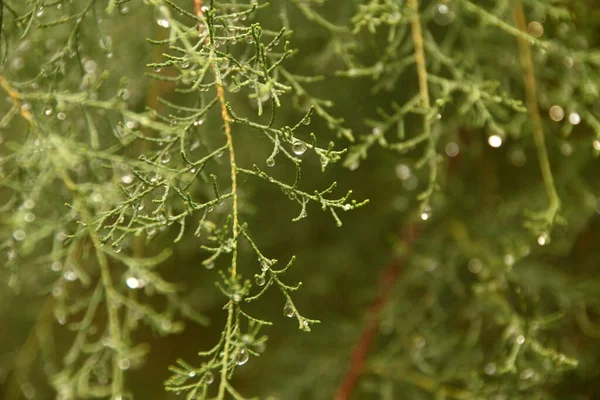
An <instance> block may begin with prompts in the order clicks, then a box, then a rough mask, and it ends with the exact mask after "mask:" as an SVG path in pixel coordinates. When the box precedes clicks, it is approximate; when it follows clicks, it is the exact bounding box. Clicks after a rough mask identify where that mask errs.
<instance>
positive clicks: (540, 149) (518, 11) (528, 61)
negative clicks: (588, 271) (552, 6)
mask: <svg viewBox="0 0 600 400" xmlns="http://www.w3.org/2000/svg"><path fill="white" fill-rule="evenodd" d="M512 2H513V19H514V21H515V24H516V26H517V28H518V29H519V30H520V31H521V32H526V31H527V21H526V19H525V13H524V12H523V5H522V3H521V0H512ZM517 41H518V44H519V55H520V59H521V67H522V69H523V79H524V83H525V95H526V102H527V109H528V111H529V116H530V118H531V122H532V129H533V140H534V142H535V147H536V149H537V154H538V160H539V163H540V169H541V172H542V178H543V180H544V185H545V186H546V192H547V195H548V200H549V201H550V204H549V206H548V209H547V210H546V211H545V212H542V213H541V214H539V217H540V218H542V219H543V220H544V222H543V225H542V229H543V231H542V232H539V233H541V234H547V232H545V230H546V229H551V228H552V224H553V223H554V222H555V220H556V216H557V214H558V211H559V209H560V198H559V197H558V194H557V192H556V187H555V185H554V177H553V175H552V169H551V167H550V159H549V157H548V150H547V149H546V143H545V139H544V128H543V124H542V118H541V117H540V111H539V108H538V107H539V106H538V100H537V93H536V84H535V73H534V70H533V59H532V57H531V49H530V43H529V41H528V40H527V39H525V38H523V37H521V36H519V37H518V38H517ZM536 233H538V232H536Z"/></svg>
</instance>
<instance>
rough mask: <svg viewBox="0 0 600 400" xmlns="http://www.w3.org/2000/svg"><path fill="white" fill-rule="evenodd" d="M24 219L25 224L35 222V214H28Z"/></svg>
mask: <svg viewBox="0 0 600 400" xmlns="http://www.w3.org/2000/svg"><path fill="white" fill-rule="evenodd" d="M23 219H24V220H25V222H33V220H35V214H34V213H32V212H27V213H25V215H23Z"/></svg>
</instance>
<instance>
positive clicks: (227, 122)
mask: <svg viewBox="0 0 600 400" xmlns="http://www.w3.org/2000/svg"><path fill="white" fill-rule="evenodd" d="M194 10H195V12H196V16H197V17H198V18H199V19H200V20H202V19H203V18H204V7H203V5H202V0H194ZM198 30H199V31H202V25H199V26H198ZM206 43H207V44H209V43H210V36H207V38H206ZM211 69H212V71H213V73H214V74H215V76H217V73H216V71H215V64H214V63H212V64H211ZM216 87H217V97H218V99H219V103H221V118H222V120H223V127H224V133H225V137H226V139H227V149H228V151H229V164H230V168H231V193H232V194H233V196H232V197H233V211H232V213H233V223H232V225H233V227H232V232H231V233H232V236H233V238H234V240H233V244H232V256H231V275H232V276H233V277H235V276H236V274H237V240H236V238H237V237H238V194H237V168H236V164H235V151H234V148H233V138H232V136H231V119H230V116H229V113H228V112H227V107H226V104H227V103H226V101H225V90H224V89H223V85H222V83H221V82H220V81H219V80H218V79H217V84H216ZM234 308H235V306H234V302H233V300H229V303H228V305H227V323H226V332H225V345H224V349H223V361H222V367H221V381H220V382H219V392H218V395H217V398H218V399H223V398H225V391H226V390H227V389H228V385H227V372H228V365H229V348H230V346H231V332H232V329H233V311H234Z"/></svg>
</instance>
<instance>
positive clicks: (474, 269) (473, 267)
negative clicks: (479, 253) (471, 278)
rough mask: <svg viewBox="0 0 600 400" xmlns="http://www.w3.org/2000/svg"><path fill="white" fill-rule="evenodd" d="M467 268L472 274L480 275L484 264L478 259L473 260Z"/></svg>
mask: <svg viewBox="0 0 600 400" xmlns="http://www.w3.org/2000/svg"><path fill="white" fill-rule="evenodd" d="M467 268H469V271H471V273H473V274H478V273H479V272H481V270H482V269H483V264H482V263H481V261H479V260H478V259H477V258H473V259H471V260H470V261H469V264H468V266H467Z"/></svg>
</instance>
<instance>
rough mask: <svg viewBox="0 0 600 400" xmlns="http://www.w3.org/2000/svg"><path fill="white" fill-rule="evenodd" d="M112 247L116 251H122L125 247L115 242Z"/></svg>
mask: <svg viewBox="0 0 600 400" xmlns="http://www.w3.org/2000/svg"><path fill="white" fill-rule="evenodd" d="M112 249H113V251H114V252H115V253H120V252H121V250H123V248H122V247H121V245H119V244H118V243H117V244H113V246H112Z"/></svg>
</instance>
